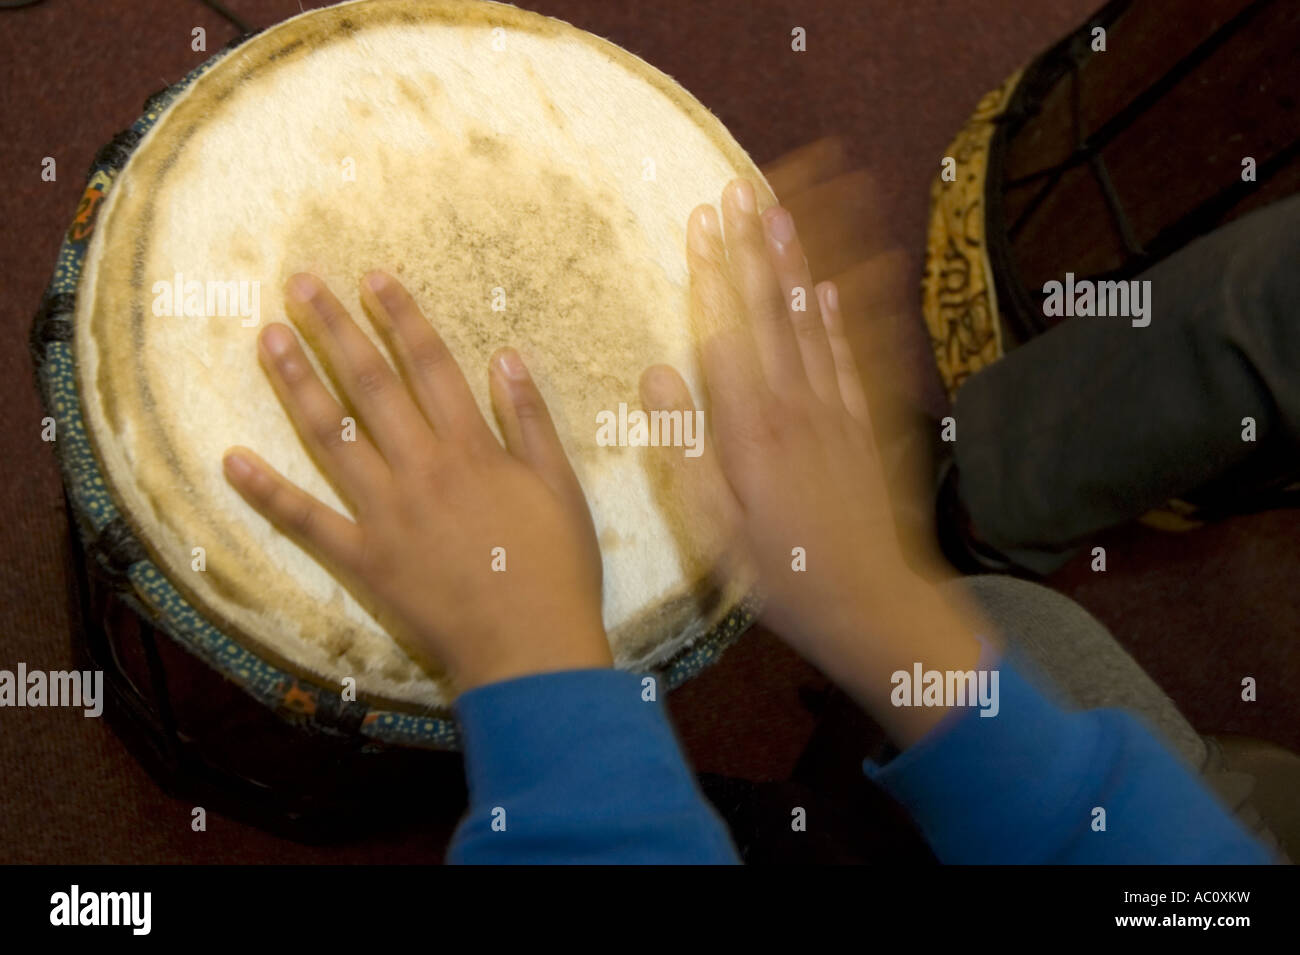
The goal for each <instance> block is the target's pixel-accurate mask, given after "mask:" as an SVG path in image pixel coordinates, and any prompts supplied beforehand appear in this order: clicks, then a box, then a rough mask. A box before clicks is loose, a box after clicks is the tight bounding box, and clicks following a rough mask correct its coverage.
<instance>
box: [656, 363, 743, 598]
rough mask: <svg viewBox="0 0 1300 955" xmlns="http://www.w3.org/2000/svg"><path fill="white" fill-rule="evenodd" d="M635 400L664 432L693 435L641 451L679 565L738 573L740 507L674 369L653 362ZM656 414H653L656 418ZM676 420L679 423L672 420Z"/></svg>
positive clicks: (720, 578)
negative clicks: (685, 440)
mask: <svg viewBox="0 0 1300 955" xmlns="http://www.w3.org/2000/svg"><path fill="white" fill-rule="evenodd" d="M640 390H641V402H642V404H643V405H644V406H645V409H646V412H647V413H648V414H649V415H650V416H651V420H652V422H655V421H656V420H657V422H658V423H659V426H660V427H661V428H663V429H664V430H661V431H660V432H659V433H660V434H664V433H665V432H666V431H668V430H670V429H671V433H672V434H674V435H682V436H684V437H686V438H689V439H693V440H691V441H690V442H689V443H686V444H685V446H672V445H669V444H668V442H667V441H661V442H660V447H651V448H647V449H646V451H647V452H648V453H647V454H646V456H645V461H646V462H647V464H646V467H647V472H648V476H649V478H650V485H651V487H652V488H653V490H654V493H655V496H656V498H657V500H658V502H659V505H660V509H661V511H662V512H663V513H664V514H665V515H666V516H667V518H668V520H669V521H670V523H671V526H672V528H673V533H674V536H675V537H676V539H677V542H678V547H679V550H680V553H681V557H682V559H683V564H684V565H685V568H684V569H687V570H689V571H693V572H696V573H699V574H700V575H701V576H703V575H704V574H705V573H709V574H711V575H713V576H714V578H715V582H717V583H722V582H724V581H727V580H730V579H731V576H732V574H735V573H738V572H739V568H738V566H737V562H738V561H740V560H741V559H742V557H743V555H742V554H741V553H740V551H741V547H740V540H739V538H740V532H741V518H742V515H743V511H742V509H741V506H740V501H739V500H738V499H737V497H736V495H735V492H734V491H733V490H732V488H731V485H730V484H729V483H728V482H727V479H726V476H725V475H724V474H723V472H722V468H721V466H720V464H719V463H718V457H717V454H716V452H715V449H714V447H713V443H712V441H710V440H709V439H708V436H707V433H706V432H707V429H706V427H705V421H704V414H703V413H702V412H699V411H697V410H696V408H695V403H694V401H692V399H691V393H690V389H688V388H687V387H686V382H685V381H683V380H682V376H681V375H680V374H678V373H677V371H676V369H674V368H672V367H670V366H668V365H654V366H652V367H650V368H647V369H646V370H645V372H644V373H642V375H641V388H640ZM656 415H658V416H659V417H658V419H656ZM679 420H680V422H681V425H680V427H679V425H678V421H679Z"/></svg>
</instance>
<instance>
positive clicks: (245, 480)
mask: <svg viewBox="0 0 1300 955" xmlns="http://www.w3.org/2000/svg"><path fill="white" fill-rule="evenodd" d="M223 464H224V470H225V473H226V479H227V480H228V481H229V482H230V484H231V485H232V486H233V487H234V488H235V490H236V491H238V492H239V494H240V496H241V497H243V499H244V500H245V501H247V502H248V504H249V506H250V507H252V508H253V509H254V510H255V511H257V513H259V514H261V515H262V516H263V517H265V518H266V519H267V520H268V521H270V522H271V523H272V524H273V525H274V526H275V527H276V528H277V529H278V530H280V531H281V532H283V533H284V534H287V535H288V536H289V537H290V538H292V539H293V540H294V541H295V542H296V543H297V544H298V545H299V546H301V547H303V548H304V549H306V550H307V551H309V552H311V553H313V554H315V555H317V556H319V557H321V558H323V559H324V560H325V561H327V562H328V563H331V564H334V565H335V566H337V567H340V568H345V569H346V568H349V567H350V566H351V564H352V561H353V560H354V558H355V557H356V555H358V554H359V553H360V552H361V529H360V528H359V527H357V525H356V524H354V523H352V522H351V521H350V520H348V519H347V518H345V517H343V516H342V515H341V514H339V513H337V512H336V511H334V510H332V509H331V508H328V507H326V506H325V505H324V504H322V503H321V502H320V501H318V500H316V499H315V498H314V497H312V496H311V495H310V494H308V493H307V492H306V491H304V490H302V489H301V488H299V487H297V486H296V485H294V484H291V483H290V482H289V481H288V480H286V479H285V477H284V476H283V475H281V474H280V473H278V472H277V471H276V470H275V469H274V468H272V467H271V466H270V465H269V464H267V463H266V462H265V461H263V460H262V459H261V458H260V457H258V456H257V455H256V454H254V453H253V452H252V451H249V450H248V449H247V448H231V449H230V450H229V451H228V452H227V453H226V456H225V458H224V461H223Z"/></svg>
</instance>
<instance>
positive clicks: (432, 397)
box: [361, 272, 495, 441]
mask: <svg viewBox="0 0 1300 955" xmlns="http://www.w3.org/2000/svg"><path fill="white" fill-rule="evenodd" d="M361 301H362V304H364V305H365V307H366V309H367V310H368V311H369V312H370V314H371V316H372V317H373V318H374V319H375V324H376V326H377V327H378V328H379V330H380V332H381V333H382V334H383V335H384V336H385V338H386V339H387V340H388V344H389V346H390V347H391V348H392V350H393V353H394V355H395V356H396V358H397V361H398V364H399V366H400V367H401V370H402V374H403V375H404V376H405V377H406V381H407V384H408V385H409V386H410V388H411V391H412V393H413V394H414V395H415V398H416V403H417V404H418V405H419V407H420V410H421V411H422V412H423V413H424V416H425V418H427V419H428V421H429V423H430V424H431V425H433V429H434V433H435V434H437V435H438V437H440V438H443V439H453V440H462V441H489V440H495V439H494V438H493V437H492V433H491V432H490V431H489V430H488V427H487V423H486V422H485V421H484V420H483V415H482V414H481V413H480V411H479V408H478V404H477V402H475V400H474V394H473V392H471V391H470V387H469V383H468V382H467V381H466V380H465V375H464V373H463V372H462V371H461V368H460V366H459V365H458V364H456V359H455V358H454V357H453V356H452V354H451V352H450V351H449V350H448V348H447V345H446V343H444V342H443V340H442V337H441V336H440V335H439V334H438V333H437V332H436V331H435V330H434V328H433V326H432V325H431V324H430V323H429V320H428V319H426V318H425V317H424V315H423V314H422V313H421V312H420V309H419V306H417V305H416V304H415V300H414V299H413V298H412V297H411V295H410V293H409V292H407V291H406V289H405V288H403V287H402V285H401V283H400V282H398V281H397V280H396V279H394V278H393V277H392V276H390V275H387V274H385V273H383V272H371V273H370V274H369V275H367V276H366V277H365V279H364V280H363V281H362V283H361Z"/></svg>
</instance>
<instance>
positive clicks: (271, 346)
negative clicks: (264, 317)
mask: <svg viewBox="0 0 1300 955" xmlns="http://www.w3.org/2000/svg"><path fill="white" fill-rule="evenodd" d="M262 344H263V345H265V346H266V351H267V354H269V355H270V356H271V357H272V358H283V357H284V356H285V355H287V354H289V349H290V347H292V345H293V336H292V335H290V334H289V330H288V329H287V328H285V327H284V326H283V325H271V326H269V327H268V328H267V329H266V331H264V332H263V333H262Z"/></svg>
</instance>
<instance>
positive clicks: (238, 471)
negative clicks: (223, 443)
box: [224, 454, 253, 481]
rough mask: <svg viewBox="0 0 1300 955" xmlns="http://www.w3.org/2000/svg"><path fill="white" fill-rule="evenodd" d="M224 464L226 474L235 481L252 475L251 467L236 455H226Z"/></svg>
mask: <svg viewBox="0 0 1300 955" xmlns="http://www.w3.org/2000/svg"><path fill="white" fill-rule="evenodd" d="M224 463H225V465H226V473H227V474H229V475H230V476H231V477H232V478H234V479H235V480H237V481H240V480H243V479H245V478H247V477H249V476H250V475H251V474H252V473H253V466H252V465H251V464H249V463H248V461H247V460H245V459H244V458H242V457H241V456H240V455H238V454H227V455H226V457H225V459H224Z"/></svg>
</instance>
